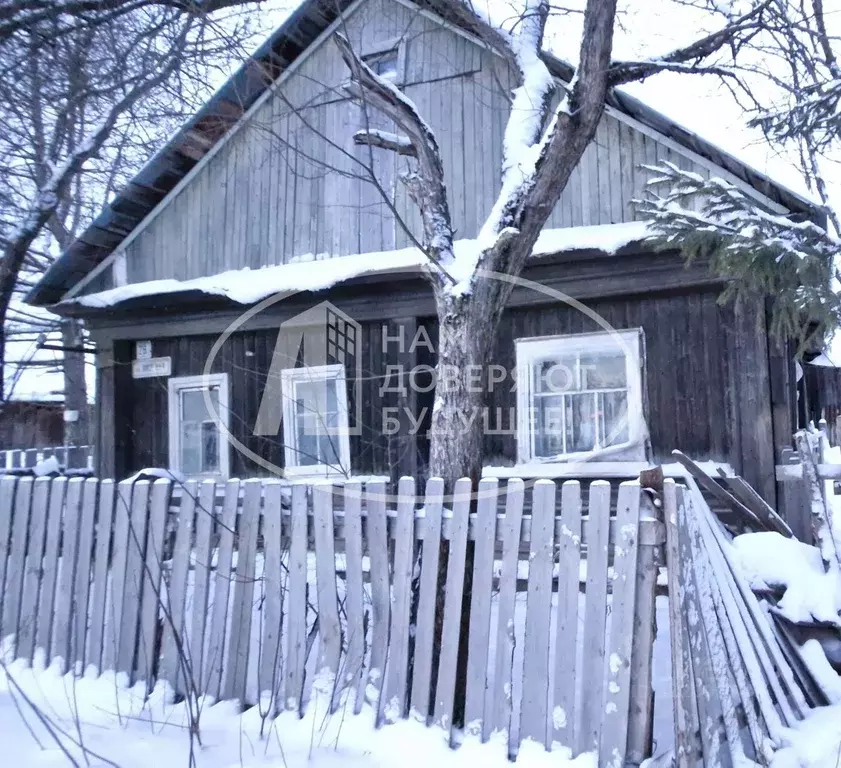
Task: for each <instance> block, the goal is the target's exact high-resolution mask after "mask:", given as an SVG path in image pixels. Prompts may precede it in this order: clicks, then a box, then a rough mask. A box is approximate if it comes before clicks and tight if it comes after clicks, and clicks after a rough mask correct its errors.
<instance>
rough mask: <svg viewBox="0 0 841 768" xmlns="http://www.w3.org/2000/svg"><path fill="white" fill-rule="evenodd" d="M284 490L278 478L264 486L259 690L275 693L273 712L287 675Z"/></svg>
mask: <svg viewBox="0 0 841 768" xmlns="http://www.w3.org/2000/svg"><path fill="white" fill-rule="evenodd" d="M282 491H283V488H282V486H281V484H280V483H279V482H277V481H276V480H269V481H267V482H266V484H265V485H264V488H263V494H264V500H263V548H264V555H265V560H264V565H263V642H262V646H261V648H260V654H261V655H260V671H259V679H258V685H257V691H258V693H265V692H268V693H269V694H270V695H271V702H272V703H271V712H272V714H275V713H276V712H277V710H278V709H279V707H280V705H281V702H283V685H282V681H283V678H282V676H281V674H280V670H281V669H282V665H281V655H280V648H281V627H282V623H283V584H282V582H281V573H282V567H283V563H282V551H283V550H282V547H283V543H282V542H283V529H282V520H283V515H282V500H281V493H282Z"/></svg>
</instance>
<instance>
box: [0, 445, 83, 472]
mask: <svg viewBox="0 0 841 768" xmlns="http://www.w3.org/2000/svg"><path fill="white" fill-rule="evenodd" d="M74 452H75V458H74V457H73V454H74ZM51 456H55V458H56V461H58V463H59V465H61V466H62V467H66V466H67V465H68V459H72V461H71V462H70V463H72V464H74V465H75V466H76V467H83V466H84V467H87V468H88V469H93V446H90V445H78V446H65V445H52V446H46V447H43V448H3V449H0V472H2V471H3V470H7V471H8V470H15V469H31V468H32V467H34V466H36V465H37V464H39V463H40V462H42V461H44V460H45V459H49V458H50V457H51Z"/></svg>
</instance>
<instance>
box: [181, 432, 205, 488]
mask: <svg viewBox="0 0 841 768" xmlns="http://www.w3.org/2000/svg"><path fill="white" fill-rule="evenodd" d="M181 471H182V472H183V473H184V474H186V475H198V474H199V473H200V472H201V438H200V435H199V424H198V422H195V421H185V422H183V423H182V424H181Z"/></svg>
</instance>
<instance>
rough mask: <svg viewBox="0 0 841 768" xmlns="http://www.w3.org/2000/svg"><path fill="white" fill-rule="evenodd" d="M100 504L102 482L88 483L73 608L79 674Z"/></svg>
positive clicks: (73, 646)
mask: <svg viewBox="0 0 841 768" xmlns="http://www.w3.org/2000/svg"><path fill="white" fill-rule="evenodd" d="M98 501H99V480H97V479H96V478H93V477H90V478H88V479H87V480H85V487H84V489H83V491H82V511H81V515H80V516H79V543H78V548H77V552H78V555H77V558H76V586H75V589H74V596H73V599H74V605H73V624H74V627H73V640H72V643H71V660H72V662H73V666H74V668H75V669H76V673H77V674H81V673H82V672H83V671H84V668H85V642H86V640H87V633H88V623H89V616H88V612H89V609H90V601H89V598H90V587H91V562H92V561H93V534H94V524H95V523H96V509H97V502H98Z"/></svg>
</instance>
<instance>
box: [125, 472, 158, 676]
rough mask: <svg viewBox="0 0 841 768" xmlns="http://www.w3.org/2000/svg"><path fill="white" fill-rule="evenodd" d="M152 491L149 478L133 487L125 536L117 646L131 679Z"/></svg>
mask: <svg viewBox="0 0 841 768" xmlns="http://www.w3.org/2000/svg"><path fill="white" fill-rule="evenodd" d="M149 490H150V488H149V481H148V480H138V481H137V482H136V483H135V484H134V488H132V494H131V509H130V510H129V512H130V514H129V525H128V537H127V539H126V576H125V590H124V592H123V610H122V621H121V624H120V630H119V632H120V642H119V643H118V645H117V672H124V673H125V674H127V675H128V676H129V679H130V680H132V681H133V673H134V659H135V652H136V650H137V630H138V626H139V624H140V611H139V610H138V606H139V605H140V596H141V590H142V588H143V573H144V568H143V556H144V551H145V548H146V528H147V524H148V520H149Z"/></svg>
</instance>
